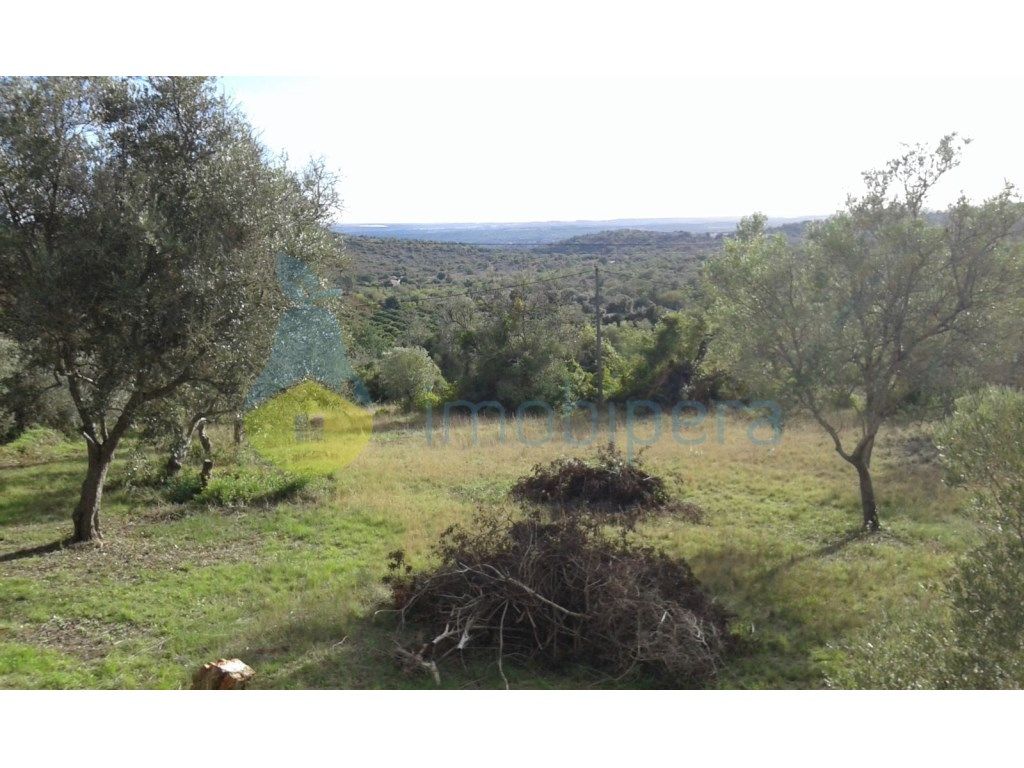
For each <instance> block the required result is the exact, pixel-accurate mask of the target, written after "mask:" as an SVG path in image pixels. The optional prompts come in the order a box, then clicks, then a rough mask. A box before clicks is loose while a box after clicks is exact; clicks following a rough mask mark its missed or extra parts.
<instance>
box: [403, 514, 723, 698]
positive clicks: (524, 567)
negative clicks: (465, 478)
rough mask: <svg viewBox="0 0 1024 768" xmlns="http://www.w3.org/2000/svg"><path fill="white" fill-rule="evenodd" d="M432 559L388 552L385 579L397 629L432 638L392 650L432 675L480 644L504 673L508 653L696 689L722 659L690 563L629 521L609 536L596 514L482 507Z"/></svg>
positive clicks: (716, 624)
mask: <svg viewBox="0 0 1024 768" xmlns="http://www.w3.org/2000/svg"><path fill="white" fill-rule="evenodd" d="M436 555H437V557H438V560H439V561H440V562H439V565H437V566H436V567H435V568H433V569H431V570H427V571H423V572H414V571H413V569H412V568H411V567H410V566H408V565H407V564H406V562H405V557H404V554H403V553H402V552H401V551H397V552H393V553H392V554H391V559H390V563H389V575H388V576H387V577H386V582H387V583H388V584H389V586H390V587H391V593H392V599H393V607H394V609H395V610H397V611H398V613H399V615H400V618H401V626H406V625H407V624H413V625H416V626H419V627H420V628H422V630H425V632H426V635H425V636H426V637H429V638H430V639H427V640H425V641H422V642H419V643H417V644H416V645H415V646H411V647H410V646H402V647H401V648H400V651H399V655H400V656H401V657H402V658H403V659H404V661H405V662H406V664H407V665H408V666H410V667H420V668H424V669H427V670H429V671H430V672H431V673H432V674H434V676H435V678H438V679H439V677H438V676H439V671H438V664H439V663H440V662H442V661H443V660H445V659H446V658H448V657H449V656H451V655H452V654H459V653H462V652H465V651H472V650H484V649H489V650H490V651H492V652H494V653H495V654H496V658H497V663H498V669H499V672H501V674H502V677H504V669H503V662H505V661H506V660H510V661H516V662H534V663H539V664H542V665H545V666H548V667H556V668H557V667H560V666H563V665H585V666H588V667H591V668H593V669H596V670H600V671H602V672H604V673H605V674H607V675H613V676H617V677H624V676H626V675H629V674H630V673H637V672H642V673H644V674H647V675H649V676H651V677H653V678H655V679H658V680H660V681H662V682H663V683H666V684H669V685H675V686H687V687H698V686H701V685H703V684H705V683H706V682H707V681H708V680H709V679H711V678H712V677H714V675H715V673H716V671H717V670H718V668H719V666H720V664H721V663H722V658H723V654H724V652H725V650H726V646H727V643H728V627H727V618H726V613H725V612H724V610H723V609H722V608H721V607H719V606H718V604H717V603H715V601H714V600H713V599H712V598H711V597H709V596H708V595H707V594H706V593H705V592H704V590H703V589H702V588H701V585H700V584H699V582H698V581H697V579H696V577H695V576H694V575H693V573H692V571H691V570H690V568H689V566H688V565H687V564H686V563H685V562H683V561H681V560H674V559H672V558H670V557H668V556H666V555H665V554H664V553H662V552H658V551H656V550H654V549H653V548H650V547H646V546H641V545H638V544H636V543H632V542H631V541H630V540H629V539H628V538H627V536H626V533H625V529H622V530H620V532H619V535H617V536H615V535H613V536H609V535H608V533H607V529H606V526H605V525H604V524H603V522H602V521H601V520H599V519H596V518H594V517H593V516H590V515H587V514H583V513H566V514H562V515H560V516H557V517H545V516H544V515H543V513H542V512H541V511H540V510H538V509H534V510H531V511H528V512H527V513H526V514H525V516H523V517H519V518H512V517H509V516H507V515H506V516H502V515H500V514H495V513H491V514H481V515H480V516H478V518H477V519H476V520H475V521H474V523H473V524H472V525H471V526H469V527H461V526H453V527H451V528H449V529H448V530H447V531H445V532H444V534H443V535H442V536H441V538H440V541H439V543H438V544H437V546H436ZM506 684H507V680H506Z"/></svg>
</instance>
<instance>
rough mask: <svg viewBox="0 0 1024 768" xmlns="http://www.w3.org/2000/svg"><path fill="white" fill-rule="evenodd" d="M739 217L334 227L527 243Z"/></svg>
mask: <svg viewBox="0 0 1024 768" xmlns="http://www.w3.org/2000/svg"><path fill="white" fill-rule="evenodd" d="M812 218H817V217H813V216H804V217H799V218H769V219H768V225H769V226H782V225H785V224H795V223H799V222H801V221H806V220H808V219H812ZM738 222H739V217H719V218H703V219H702V218H682V219H608V220H606V221H537V222H508V223H500V222H499V223H438V224H338V225H335V227H334V229H335V231H336V232H341V233H343V234H346V235H363V236H370V237H376V238H394V239H400V240H431V241H435V242H444V243H468V244H471V245H482V246H492V247H493V246H504V247H523V246H535V245H544V244H547V243H554V242H557V241H559V240H567V239H569V238H574V237H580V236H583V235H594V234H598V233H601V232H607V231H608V230H629V231H644V232H673V233H678V232H689V233H692V234H716V233H727V232H731V231H732V230H734V229H735V228H736V224H737V223H738Z"/></svg>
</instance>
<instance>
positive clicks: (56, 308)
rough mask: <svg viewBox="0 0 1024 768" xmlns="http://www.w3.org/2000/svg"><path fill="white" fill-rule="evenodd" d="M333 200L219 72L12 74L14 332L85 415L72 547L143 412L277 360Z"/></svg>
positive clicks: (2, 168)
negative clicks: (238, 104)
mask: <svg viewBox="0 0 1024 768" xmlns="http://www.w3.org/2000/svg"><path fill="white" fill-rule="evenodd" d="M315 175H316V174H315V172H313V176H315ZM329 194H330V192H329V190H327V189H321V188H320V187H319V186H318V182H317V180H316V179H312V180H311V179H310V178H309V176H308V175H307V176H300V175H296V174H292V173H290V172H289V171H288V170H287V167H286V164H285V162H284V160H283V159H275V158H272V157H270V156H269V155H268V153H267V152H266V150H265V149H264V147H263V146H262V145H261V144H260V143H259V141H258V140H257V139H256V137H255V136H254V133H253V130H252V128H251V127H250V126H249V124H248V123H247V122H246V120H245V118H244V116H243V115H242V114H241V113H240V112H239V111H238V110H237V108H235V107H234V106H233V105H232V104H230V103H229V102H228V101H227V100H226V99H225V98H224V97H223V96H222V95H220V93H219V92H218V88H217V86H216V83H215V82H214V81H212V80H209V79H203V78H150V79H138V78H102V79H88V78H3V79H2V80H0V273H2V274H3V276H4V277H3V282H2V284H0V333H3V334H5V335H7V336H8V337H10V338H11V339H13V340H14V341H15V342H17V343H18V345H19V348H20V350H21V351H22V354H23V356H24V363H25V365H27V366H30V367H33V368H39V369H42V370H46V371H48V372H49V374H50V375H51V376H52V377H53V379H54V382H55V383H59V384H60V385H61V386H63V387H65V388H66V389H67V391H68V393H69V395H70V397H71V399H72V401H73V403H74V406H75V409H76V412H77V414H78V417H79V419H80V421H81V434H82V436H83V438H84V440H85V443H86V448H87V453H88V468H87V472H86V477H85V480H84V482H83V484H82V490H81V496H80V499H79V502H78V504H77V506H76V507H75V510H74V512H73V515H72V516H73V520H74V538H75V540H79V541H85V540H90V539H95V538H99V537H100V523H99V511H100V502H101V498H102V492H103V483H104V480H105V478H106V475H107V471H108V469H109V467H110V464H111V461H112V460H113V457H114V452H115V450H116V449H117V447H118V444H119V443H120V441H121V440H122V439H123V438H124V436H125V434H126V432H127V431H128V430H129V428H131V427H132V425H133V424H134V423H136V422H137V420H138V419H140V418H143V417H145V416H147V415H151V414H153V413H154V412H155V411H156V410H157V409H158V408H159V406H160V404H161V403H163V404H167V403H177V404H181V403H186V402H188V401H189V400H190V399H193V398H195V400H196V401H201V400H203V399H205V398H207V397H210V396H215V397H219V396H220V395H221V394H223V393H228V395H229V398H230V397H233V394H234V391H235V389H236V384H237V381H238V377H239V376H241V377H242V378H244V375H245V374H246V372H247V371H248V370H249V369H251V368H252V367H254V366H255V365H256V361H258V360H259V359H260V358H261V356H265V354H266V350H267V349H268V347H269V345H270V343H271V340H272V334H271V331H272V329H273V326H274V324H275V321H276V316H277V314H278V313H279V312H280V310H281V308H282V306H283V303H284V302H283V297H282V296H281V294H280V292H279V291H278V289H277V285H276V282H275V280H274V274H275V271H274V265H275V258H276V255H277V253H279V252H280V251H281V250H292V251H298V252H300V253H301V255H302V256H303V258H306V257H308V258H311V259H314V258H316V256H317V254H319V253H321V252H323V250H324V248H325V245H326V242H327V240H326V237H327V235H326V234H325V233H324V232H323V226H322V225H323V224H324V210H325V207H324V206H323V205H322V200H323V199H329ZM324 196H326V197H324ZM239 365H240V366H241V370H239V368H238V366H239Z"/></svg>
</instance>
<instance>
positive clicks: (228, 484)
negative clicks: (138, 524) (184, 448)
mask: <svg viewBox="0 0 1024 768" xmlns="http://www.w3.org/2000/svg"><path fill="white" fill-rule="evenodd" d="M315 485H316V484H315V483H313V478H311V477H309V476H306V475H295V474H292V473H290V472H281V471H276V470H275V471H268V470H267V469H265V468H263V467H245V466H238V467H232V468H228V469H222V470H221V471H220V472H218V473H217V474H216V475H214V476H213V477H212V478H211V479H210V480H209V481H208V483H206V484H205V485H204V483H203V480H202V477H201V476H200V474H199V473H198V472H183V473H182V474H180V475H178V476H177V477H174V478H172V479H171V480H169V481H168V482H167V487H166V489H165V491H164V494H165V496H166V498H167V500H168V501H170V502H172V503H174V504H185V503H193V504H200V505H207V506H214V507H238V506H270V505H273V504H279V503H281V502H285V501H294V500H299V499H303V498H307V497H310V496H311V495H315V492H316V488H315Z"/></svg>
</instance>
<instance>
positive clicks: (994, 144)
mask: <svg viewBox="0 0 1024 768" xmlns="http://www.w3.org/2000/svg"><path fill="white" fill-rule="evenodd" d="M224 82H225V87H226V89H227V90H228V91H229V92H230V93H232V94H233V95H234V96H235V97H236V98H237V99H238V100H239V101H240V102H241V104H242V105H243V107H244V108H245V110H246V112H247V113H248V114H249V116H250V119H251V120H252V122H253V123H254V125H256V126H257V127H258V128H259V129H260V130H261V131H262V134H263V138H264V141H265V142H266V143H267V145H268V146H269V147H271V148H272V149H274V150H285V151H287V153H288V154H289V156H290V158H291V159H292V160H293V161H295V162H296V163H298V162H301V161H303V160H304V159H306V158H308V157H309V156H311V155H321V154H322V155H324V156H326V158H327V159H328V161H329V163H330V164H331V165H332V166H333V167H335V168H337V169H338V170H339V171H340V172H341V174H342V175H343V184H342V192H343V197H344V201H345V208H344V213H343V216H342V221H345V222H382V221H389V222H410V221H415V222H430V221H537V220H549V219H568V220H571V219H609V218H628V217H636V218H639V217H688V216H727V215H739V214H747V213H750V212H753V211H755V210H760V211H764V212H765V213H768V214H770V215H774V216H799V215H805V214H819V213H829V212H831V211H833V210H835V209H836V208H837V207H838V206H840V205H841V204H842V203H843V201H844V199H845V196H846V193H847V192H851V191H857V190H858V188H859V184H860V176H859V174H860V171H862V170H864V169H867V168H871V167H875V166H878V165H881V164H882V163H883V162H884V161H885V160H887V159H888V158H889V157H891V156H893V155H894V154H896V153H897V152H898V151H899V148H900V144H901V143H903V142H918V141H921V142H925V143H928V144H932V143H934V142H936V141H937V140H938V139H939V138H940V137H941V136H942V135H943V134H944V133H946V132H949V131H954V130H955V131H959V132H960V133H961V134H963V135H966V136H969V137H971V138H972V139H973V140H974V141H973V143H972V144H971V146H970V147H968V149H967V151H966V153H965V159H964V164H963V166H962V167H961V169H959V170H958V171H957V172H956V173H955V174H954V175H953V176H952V177H951V178H950V179H949V181H948V182H947V183H946V184H945V185H944V187H943V188H942V189H941V190H940V192H941V193H942V194H941V195H940V196H939V197H938V198H937V202H944V201H945V199H948V198H950V197H951V196H953V195H954V194H955V193H956V192H957V191H958V190H959V189H960V188H963V189H964V190H965V191H967V192H969V193H970V194H972V195H975V196H980V195H988V194H992V193H994V192H995V191H997V190H998V189H999V188H1000V186H1001V185H1002V183H1003V180H1004V179H1006V178H1010V179H1012V180H1015V181H1019V182H1024V153H1022V152H1021V151H1020V143H1021V132H1020V126H1021V121H1020V116H1021V107H1020V105H1019V104H1018V103H1017V102H1018V100H1019V98H1020V96H1019V95H1018V94H1016V93H1015V94H1014V96H1013V97H1012V98H1007V93H1006V84H1005V83H1000V82H994V81H990V80H975V81H973V82H972V81H965V82H962V83H952V84H951V83H950V82H949V81H946V82H943V81H935V80H930V81H922V80H915V81H896V80H889V81H880V80H848V81H831V82H822V81H820V80H803V81H801V80H791V79H777V80H773V81H756V82H750V81H747V82H744V81H740V80H699V81H696V80H672V79H657V80H655V79H630V80H611V79H588V80H554V79H552V80H536V79H533V80H507V79H503V80H491V81H487V82H481V81H477V80H466V79H462V80H453V79H427V80H424V79H416V80H412V79H407V80H402V79H393V78H392V79H386V80H372V79H362V80H356V79H347V80H346V79H336V78H228V79H226V80H225V81H224Z"/></svg>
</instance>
